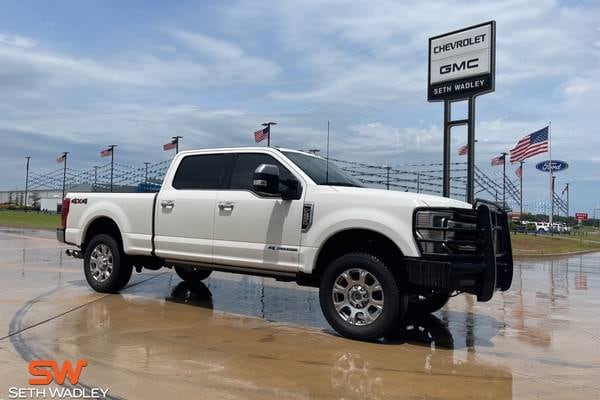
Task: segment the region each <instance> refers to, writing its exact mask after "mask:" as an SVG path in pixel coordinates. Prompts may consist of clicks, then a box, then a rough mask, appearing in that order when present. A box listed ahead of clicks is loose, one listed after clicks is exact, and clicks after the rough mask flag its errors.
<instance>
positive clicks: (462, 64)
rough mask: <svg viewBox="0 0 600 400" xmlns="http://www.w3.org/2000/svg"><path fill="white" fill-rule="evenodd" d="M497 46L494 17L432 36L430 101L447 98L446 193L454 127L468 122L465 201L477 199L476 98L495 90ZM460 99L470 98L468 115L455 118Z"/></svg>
mask: <svg viewBox="0 0 600 400" xmlns="http://www.w3.org/2000/svg"><path fill="white" fill-rule="evenodd" d="M495 46H496V22H495V21H489V22H485V23H483V24H479V25H474V26H470V27H468V28H464V29H459V30H456V31H453V32H448V33H445V34H443V35H438V36H434V37H430V38H429V51H428V64H429V70H428V85H427V101H430V102H435V101H443V102H444V138H443V143H444V150H443V166H442V170H443V174H442V195H443V196H444V197H450V195H451V190H450V181H451V178H450V158H451V154H450V148H451V135H450V134H451V129H452V127H453V126H458V125H467V135H468V138H467V140H468V142H467V146H468V149H467V156H468V157H467V184H466V201H467V202H469V203H474V202H475V142H476V140H475V98H476V97H477V96H478V95H481V94H485V93H491V92H493V91H494V90H495V65H496V53H495ZM457 101H468V116H467V118H466V119H460V120H452V103H453V102H457Z"/></svg>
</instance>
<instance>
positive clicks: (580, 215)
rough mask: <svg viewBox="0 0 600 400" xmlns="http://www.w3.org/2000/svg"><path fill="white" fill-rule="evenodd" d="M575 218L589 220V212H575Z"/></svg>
mask: <svg viewBox="0 0 600 400" xmlns="http://www.w3.org/2000/svg"><path fill="white" fill-rule="evenodd" d="M575 219H576V220H577V221H587V220H588V213H584V212H578V213H575Z"/></svg>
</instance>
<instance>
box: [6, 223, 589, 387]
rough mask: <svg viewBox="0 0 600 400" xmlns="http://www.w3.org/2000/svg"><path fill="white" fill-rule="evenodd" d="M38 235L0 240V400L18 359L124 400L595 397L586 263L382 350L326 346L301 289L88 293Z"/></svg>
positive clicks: (412, 329) (518, 279)
mask: <svg viewBox="0 0 600 400" xmlns="http://www.w3.org/2000/svg"><path fill="white" fill-rule="evenodd" d="M64 248H66V247H63V246H59V245H58V243H57V242H56V241H55V240H54V238H53V234H52V232H44V231H31V230H14V229H13V230H10V229H0V338H1V339H0V399H2V398H4V399H7V398H9V388H10V387H29V386H28V384H27V381H28V379H29V377H30V376H29V373H28V367H27V362H28V361H30V360H35V359H57V360H59V361H61V362H62V360H67V359H69V360H77V359H86V360H88V363H89V365H88V367H87V368H85V369H84V371H83V373H82V375H81V381H80V385H81V387H84V388H86V387H87V388H90V387H102V388H106V387H109V388H110V392H109V395H110V396H112V398H128V399H177V398H180V399H183V398H205V399H212V398H215V399H216V398H218V399H247V398H250V399H282V398H286V399H287V398H296V399H304V398H307V399H308V398H311V399H312V398H314V399H329V398H334V399H380V398H401V399H415V398H419V399H421V398H451V399H471V398H472V399H495V398H499V399H508V398H543V399H565V398H578V399H590V398H600V318H599V317H598V310H599V309H600V274H599V270H600V254H590V255H585V256H578V257H575V258H569V259H561V260H555V261H547V260H545V261H539V262H536V261H526V262H518V263H517V264H516V268H515V276H514V281H513V286H512V288H511V289H510V291H508V292H506V293H503V294H497V295H496V297H495V298H494V299H493V300H492V301H491V302H489V303H477V302H475V301H474V298H473V297H472V296H462V295H461V296H458V297H456V298H453V299H452V300H451V301H450V303H449V305H448V306H446V307H445V308H444V309H443V310H441V311H440V312H438V313H436V314H435V315H434V316H429V317H426V318H422V319H421V320H416V321H409V323H408V325H407V326H406V327H404V328H403V329H402V330H401V332H399V333H398V335H397V336H396V337H393V338H389V339H387V340H385V341H384V342H383V343H361V342H356V341H351V340H347V339H343V338H340V337H338V336H337V335H335V334H334V333H333V332H332V330H331V329H330V328H329V327H328V326H327V324H326V323H325V320H324V318H323V316H322V315H321V311H320V309H319V302H318V297H317V295H316V291H314V290H307V289H305V288H300V287H298V286H296V285H295V284H282V283H278V282H275V281H274V280H272V279H261V278H249V277H245V276H238V275H229V274H221V273H218V274H217V273H215V274H213V275H212V276H211V278H209V279H208V280H206V284H205V285H204V284H197V285H190V284H186V283H183V282H182V281H181V280H180V279H179V278H178V277H177V276H176V275H175V274H174V273H173V272H171V271H170V270H162V271H158V272H154V273H153V272H149V273H142V274H134V277H133V279H132V282H131V283H130V286H129V287H128V288H127V289H126V290H124V291H123V293H121V294H120V295H102V294H98V293H95V292H93V291H91V290H90V289H89V288H88V286H87V284H86V282H85V280H84V277H83V273H82V269H81V264H82V262H81V260H73V259H70V258H68V257H66V256H65V255H64V254H63V253H64Z"/></svg>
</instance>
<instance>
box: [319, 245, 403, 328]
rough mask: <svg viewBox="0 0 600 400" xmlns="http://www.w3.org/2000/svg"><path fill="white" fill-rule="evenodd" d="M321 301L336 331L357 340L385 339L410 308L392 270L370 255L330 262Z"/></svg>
mask: <svg viewBox="0 0 600 400" xmlns="http://www.w3.org/2000/svg"><path fill="white" fill-rule="evenodd" d="M319 300H320V302H321V310H323V314H324V315H325V318H326V319H327V321H328V322H329V324H330V325H331V326H332V327H333V329H335V330H336V331H337V332H338V333H339V334H340V335H342V336H345V337H347V338H350V339H357V340H375V339H379V338H381V337H384V336H385V335H386V334H387V333H388V331H390V330H391V329H393V328H395V327H396V326H397V325H398V323H399V321H400V320H402V318H404V315H405V313H406V308H407V304H408V299H407V296H406V293H404V292H403V291H402V290H401V286H400V283H399V282H398V279H397V278H396V277H395V276H394V274H393V273H392V271H390V269H389V267H388V266H387V265H386V264H385V263H384V262H383V261H382V260H380V259H379V258H378V257H376V256H374V255H372V254H368V253H351V254H346V255H343V256H341V257H339V258H337V259H336V260H334V261H333V262H331V264H329V265H328V266H327V267H326V268H325V270H324V272H323V274H322V276H321V284H320V288H319Z"/></svg>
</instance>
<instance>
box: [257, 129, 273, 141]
mask: <svg viewBox="0 0 600 400" xmlns="http://www.w3.org/2000/svg"><path fill="white" fill-rule="evenodd" d="M269 131H270V129H269V127H268V126H267V127H264V128H263V129H259V130H257V131H256V132H254V141H255V142H256V143H259V142H262V141H263V140H265V139H266V138H268V137H269Z"/></svg>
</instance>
